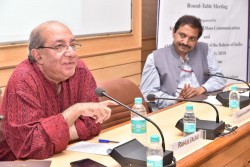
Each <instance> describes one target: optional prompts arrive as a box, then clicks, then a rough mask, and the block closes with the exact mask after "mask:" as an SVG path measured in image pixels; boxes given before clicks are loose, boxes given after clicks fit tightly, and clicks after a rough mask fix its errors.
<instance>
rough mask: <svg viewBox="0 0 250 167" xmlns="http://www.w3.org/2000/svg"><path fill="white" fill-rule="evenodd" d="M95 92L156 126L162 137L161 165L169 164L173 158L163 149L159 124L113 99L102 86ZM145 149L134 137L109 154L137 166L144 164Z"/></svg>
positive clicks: (125, 164)
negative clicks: (162, 153)
mask: <svg viewBox="0 0 250 167" xmlns="http://www.w3.org/2000/svg"><path fill="white" fill-rule="evenodd" d="M95 94H96V95H97V96H98V97H102V96H105V97H107V98H108V99H110V100H112V101H114V102H116V103H118V104H119V105H121V106H123V107H124V108H126V109H128V110H130V111H131V112H133V113H135V114H137V115H139V116H140V117H142V118H144V119H145V120H147V121H148V122H150V123H152V124H153V125H154V126H155V127H156V128H157V130H158V131H159V133H160V135H161V138H162V149H163V152H164V155H163V165H164V166H166V165H169V164H170V165H171V163H172V160H174V159H175V158H174V157H173V152H172V151H168V150H165V140H164V136H163V133H162V131H161V129H160V128H159V126H158V125H157V124H156V123H155V122H153V121H152V120H151V119H150V118H147V117H145V116H144V115H141V114H140V113H138V112H136V111H134V110H133V109H131V108H130V107H128V106H126V105H125V104H123V103H121V102H120V101H118V100H116V99H114V98H113V97H111V96H109V95H108V94H107V93H106V92H105V90H103V89H102V88H99V87H97V88H96V89H95ZM146 151H147V148H146V147H145V146H144V145H142V144H141V143H140V142H138V141H137V140H136V139H134V140H132V141H131V142H128V143H125V144H123V145H121V146H119V147H116V148H114V149H113V150H112V152H111V154H110V156H111V157H112V158H114V159H115V160H116V161H117V162H119V163H120V164H121V165H122V166H123V165H124V166H127V165H128V164H130V166H138V167H139V166H145V165H146ZM133 152H134V153H133ZM128 166H129V165H128Z"/></svg>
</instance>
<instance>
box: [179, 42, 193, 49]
mask: <svg viewBox="0 0 250 167" xmlns="http://www.w3.org/2000/svg"><path fill="white" fill-rule="evenodd" d="M179 46H183V47H186V48H188V49H190V48H191V46H189V45H185V44H183V43H180V44H179Z"/></svg>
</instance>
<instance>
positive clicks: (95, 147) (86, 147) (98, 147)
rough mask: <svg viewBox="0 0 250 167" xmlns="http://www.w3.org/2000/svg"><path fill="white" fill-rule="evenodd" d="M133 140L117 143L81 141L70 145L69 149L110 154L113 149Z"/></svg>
mask: <svg viewBox="0 0 250 167" xmlns="http://www.w3.org/2000/svg"><path fill="white" fill-rule="evenodd" d="M129 141H131V140H125V141H121V142H119V143H116V144H112V143H93V142H85V141H81V142H78V143H76V144H74V145H72V146H69V147H68V148H67V150H70V151H78V152H83V153H91V154H100V155H109V154H110V153H111V151H112V150H113V149H114V148H115V147H117V146H120V145H122V144H124V143H127V142H129Z"/></svg>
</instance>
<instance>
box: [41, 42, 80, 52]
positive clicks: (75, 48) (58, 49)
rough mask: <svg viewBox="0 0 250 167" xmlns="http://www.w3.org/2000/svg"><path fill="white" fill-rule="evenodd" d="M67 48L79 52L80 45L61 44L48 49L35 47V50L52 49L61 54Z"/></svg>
mask: <svg viewBox="0 0 250 167" xmlns="http://www.w3.org/2000/svg"><path fill="white" fill-rule="evenodd" d="M69 46H70V47H71V48H72V49H73V50H74V51H76V50H79V49H80V47H81V46H82V45H81V44H79V43H72V44H70V45H63V44H60V45H56V46H54V47H50V46H39V47H37V48H36V49H44V48H47V49H53V50H55V51H57V52H63V51H65V50H68V49H69Z"/></svg>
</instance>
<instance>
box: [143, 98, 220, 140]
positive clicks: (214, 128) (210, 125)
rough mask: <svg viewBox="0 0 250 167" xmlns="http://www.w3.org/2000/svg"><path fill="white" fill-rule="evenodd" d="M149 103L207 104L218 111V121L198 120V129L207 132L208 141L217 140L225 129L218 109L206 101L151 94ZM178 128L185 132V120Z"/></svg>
mask: <svg viewBox="0 0 250 167" xmlns="http://www.w3.org/2000/svg"><path fill="white" fill-rule="evenodd" d="M147 100H148V101H155V100H176V101H187V102H197V103H206V104H208V105H210V106H212V107H213V108H214V110H215V111H216V121H208V120H200V119H196V124H197V125H196V128H197V129H198V130H199V129H202V130H205V131H206V138H207V139H211V140H213V139H215V138H216V137H217V136H219V135H220V134H221V133H222V132H223V131H224V129H225V122H223V121H219V120H220V119H219V112H218V110H217V108H216V107H215V106H214V105H213V104H211V103H209V102H206V101H199V100H189V99H178V98H177V99H175V98H161V97H156V96H155V95H154V94H149V95H148V96H147ZM175 127H176V128H178V129H179V130H180V131H183V119H180V120H179V121H178V122H177V123H176V125H175Z"/></svg>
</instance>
